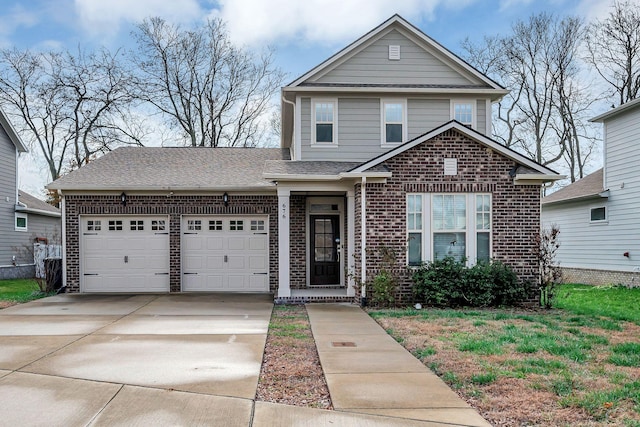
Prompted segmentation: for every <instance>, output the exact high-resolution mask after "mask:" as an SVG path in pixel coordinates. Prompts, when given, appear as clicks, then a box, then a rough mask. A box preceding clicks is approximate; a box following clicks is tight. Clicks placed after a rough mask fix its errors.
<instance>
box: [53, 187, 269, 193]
mask: <svg viewBox="0 0 640 427" xmlns="http://www.w3.org/2000/svg"><path fill="white" fill-rule="evenodd" d="M47 188H48V189H49V190H57V191H59V192H62V191H64V192H65V194H67V195H69V194H73V193H76V192H77V193H81V192H92V193H95V192H100V193H114V194H120V193H122V192H123V191H124V192H145V193H146V192H149V193H158V192H175V193H188V192H198V193H212V192H220V193H224V192H225V191H236V192H241V193H256V192H265V193H270V192H273V193H275V192H276V186H275V185H268V186H252V187H246V186H245V187H238V186H225V187H171V186H165V187H115V188H109V187H57V186H50V185H49V186H47Z"/></svg>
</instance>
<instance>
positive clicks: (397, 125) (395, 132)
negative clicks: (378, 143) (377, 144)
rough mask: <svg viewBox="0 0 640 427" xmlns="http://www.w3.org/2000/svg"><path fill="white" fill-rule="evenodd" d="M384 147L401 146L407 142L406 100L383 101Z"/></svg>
mask: <svg viewBox="0 0 640 427" xmlns="http://www.w3.org/2000/svg"><path fill="white" fill-rule="evenodd" d="M381 109H382V145H386V144H394V145H395V144H400V143H402V142H404V141H405V140H406V137H405V135H406V131H407V124H406V121H407V103H406V101H404V100H386V99H383V100H382V106H381Z"/></svg>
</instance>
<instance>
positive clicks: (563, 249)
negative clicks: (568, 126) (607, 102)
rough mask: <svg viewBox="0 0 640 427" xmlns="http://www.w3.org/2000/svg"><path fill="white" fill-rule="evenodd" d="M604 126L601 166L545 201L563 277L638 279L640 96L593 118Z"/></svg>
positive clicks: (544, 211) (581, 280) (621, 281)
mask: <svg viewBox="0 0 640 427" xmlns="http://www.w3.org/2000/svg"><path fill="white" fill-rule="evenodd" d="M591 121H592V122H599V123H602V124H603V127H604V132H603V136H604V144H603V150H602V151H603V154H604V159H603V160H604V162H603V168H602V169H599V170H598V171H596V172H593V173H592V174H590V175H588V176H586V177H584V178H582V179H581V180H579V181H576V182H575V183H573V184H571V185H568V186H566V187H564V188H562V189H561V190H558V191H556V192H555V193H553V194H551V195H549V196H547V197H545V198H544V199H543V200H542V219H543V223H544V225H545V226H547V227H550V226H552V225H554V224H555V225H556V226H558V228H559V230H560V234H559V242H560V247H559V248H558V252H557V261H558V262H559V263H560V266H561V267H562V272H563V276H564V281H565V282H567V283H587V284H594V285H600V284H626V285H631V284H634V285H636V286H638V285H639V283H640V171H639V170H638V169H637V168H636V166H637V165H638V164H640V148H639V147H638V138H640V99H636V100H634V101H631V102H628V103H626V104H623V105H620V106H619V107H616V108H613V109H611V110H610V111H608V112H606V113H603V114H601V115H599V116H597V117H594V118H593V119H591Z"/></svg>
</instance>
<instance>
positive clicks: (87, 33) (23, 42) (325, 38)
mask: <svg viewBox="0 0 640 427" xmlns="http://www.w3.org/2000/svg"><path fill="white" fill-rule="evenodd" d="M611 1H612V0H491V1H487V0H457V1H452V0H446V1H445V0H393V1H392V0H268V1H267V0H219V1H213V0H20V1H14V0H4V1H3V2H2V3H3V7H2V10H0V46H1V47H5V48H6V47H12V46H16V47H18V48H20V49H24V48H30V49H35V50H48V49H51V48H60V47H63V48H71V49H75V48H76V47H78V46H81V47H83V48H86V49H92V48H96V47H99V46H102V45H104V46H107V47H108V48H110V49H115V48H118V47H121V46H126V45H127V44H128V43H129V34H130V32H131V29H132V26H133V25H135V23H136V22H139V21H141V20H142V19H144V18H145V17H148V16H161V17H163V18H165V19H166V20H168V21H170V22H174V23H179V24H181V25H184V26H189V25H193V24H194V23H197V22H199V21H202V20H204V19H206V18H207V17H212V16H216V17H221V18H223V19H224V20H225V21H226V22H227V25H228V28H229V31H230V34H231V37H232V39H233V40H234V41H235V42H237V43H238V44H242V45H244V46H246V47H249V48H253V47H256V48H260V47H264V46H267V45H270V46H273V47H274V48H275V49H276V61H277V65H279V66H280V67H281V68H282V69H283V70H284V71H285V72H287V73H289V78H288V81H291V80H293V79H294V78H296V77H298V76H299V75H301V74H303V73H304V72H305V71H307V70H309V69H310V68H312V67H314V66H315V65H317V64H319V63H320V62H322V61H323V60H325V59H326V58H328V57H329V56H330V55H331V54H333V53H335V52H336V51H337V50H339V49H341V48H342V47H344V46H345V45H347V44H348V43H350V42H352V41H353V40H355V39H356V38H358V37H359V36H361V35H363V34H364V33H366V32H368V31H369V30H370V29H372V28H374V27H375V26H377V25H378V24H380V23H381V22H383V21H385V20H386V19H387V18H389V17H390V16H391V15H393V14H394V13H398V14H400V15H401V16H403V17H404V18H405V19H407V20H408V21H410V22H411V23H413V24H414V25H416V26H417V27H418V28H420V29H421V30H422V31H424V32H425V33H427V34H428V35H429V36H431V37H432V38H434V39H435V40H437V41H438V42H440V43H441V44H443V45H444V46H445V47H447V48H448V49H450V50H452V51H453V52H455V53H459V52H460V42H461V41H462V40H463V39H464V38H465V37H467V36H470V37H478V38H481V37H482V36H483V35H490V34H497V33H505V32H507V31H508V30H509V28H510V26H511V23H513V22H514V21H516V20H518V19H527V18H528V17H529V16H530V15H531V14H533V13H538V12H540V11H549V12H555V13H557V14H558V15H578V16H581V17H583V18H584V19H585V20H586V21H590V20H592V19H594V18H598V17H600V18H603V17H605V16H606V14H607V13H608V12H609V10H610V5H611ZM637 1H640V0H637ZM20 161H21V178H20V187H21V188H22V189H24V190H26V191H28V192H31V193H33V194H34V195H38V196H41V195H42V190H41V188H42V187H43V185H44V184H46V181H47V176H46V173H45V171H44V170H43V169H41V168H40V167H38V166H37V165H36V164H35V163H34V160H33V158H32V156H31V155H30V156H23V157H22V158H21V160H20Z"/></svg>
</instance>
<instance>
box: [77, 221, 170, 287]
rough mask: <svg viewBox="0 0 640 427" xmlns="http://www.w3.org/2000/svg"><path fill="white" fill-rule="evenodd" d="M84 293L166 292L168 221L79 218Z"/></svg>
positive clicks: (167, 279) (167, 284) (167, 282)
mask: <svg viewBox="0 0 640 427" xmlns="http://www.w3.org/2000/svg"><path fill="white" fill-rule="evenodd" d="M80 223H81V227H82V241H81V245H80V250H81V253H82V256H81V262H80V265H81V276H82V284H81V289H82V291H83V292H127V293H130V292H169V221H168V219H167V217H162V216H159V217H147V216H144V217H143V216H113V217H105V216H100V217H82V219H81V221H80Z"/></svg>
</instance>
